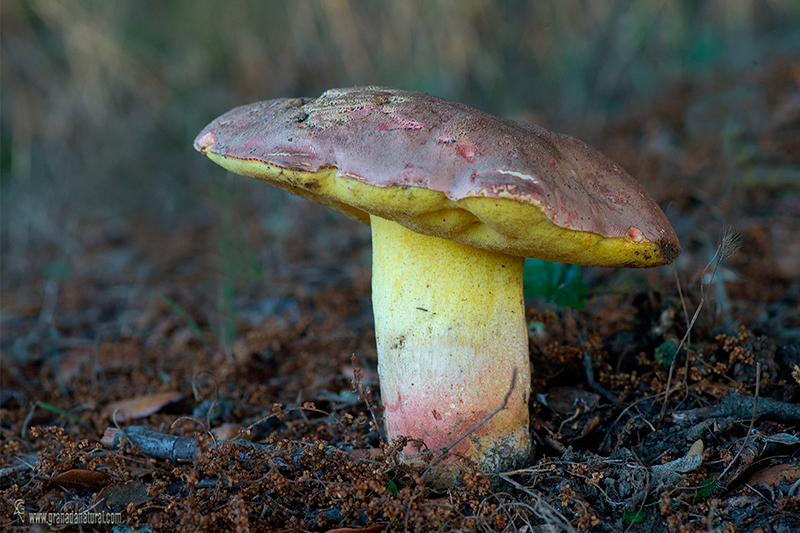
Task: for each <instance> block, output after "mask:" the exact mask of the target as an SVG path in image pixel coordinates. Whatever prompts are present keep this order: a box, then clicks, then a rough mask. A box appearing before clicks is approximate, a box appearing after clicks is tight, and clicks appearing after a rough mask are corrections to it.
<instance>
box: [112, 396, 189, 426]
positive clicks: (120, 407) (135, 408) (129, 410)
mask: <svg viewBox="0 0 800 533" xmlns="http://www.w3.org/2000/svg"><path fill="white" fill-rule="evenodd" d="M181 398H183V394H181V393H179V392H175V391H172V392H160V393H156V394H148V395H147V396H136V397H135V398H129V399H127V400H120V401H118V402H114V403H110V404H108V405H107V406H106V407H105V409H103V414H104V415H106V416H109V417H114V419H115V420H116V421H117V422H125V421H126V420H133V419H135V418H144V417H145V416H150V415H152V414H153V413H156V412H158V411H159V410H160V409H161V408H162V407H164V406H165V405H167V404H169V403H172V402H175V401H177V400H180V399H181ZM115 413H116V414H115Z"/></svg>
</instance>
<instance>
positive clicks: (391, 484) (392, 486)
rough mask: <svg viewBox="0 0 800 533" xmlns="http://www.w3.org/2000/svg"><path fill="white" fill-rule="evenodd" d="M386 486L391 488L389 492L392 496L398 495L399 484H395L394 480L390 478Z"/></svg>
mask: <svg viewBox="0 0 800 533" xmlns="http://www.w3.org/2000/svg"><path fill="white" fill-rule="evenodd" d="M386 488H387V489H389V492H391V493H392V496H397V485H395V484H394V481H392V480H391V479H390V480H389V483H387V484H386Z"/></svg>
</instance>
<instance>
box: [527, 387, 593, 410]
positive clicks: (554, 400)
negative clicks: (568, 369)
mask: <svg viewBox="0 0 800 533" xmlns="http://www.w3.org/2000/svg"><path fill="white" fill-rule="evenodd" d="M541 399H542V403H544V404H545V405H546V406H547V407H549V408H550V409H552V410H553V411H555V412H556V413H559V414H562V415H571V414H573V413H574V412H575V409H580V410H581V412H582V413H585V412H588V411H591V410H592V409H594V407H595V406H596V405H597V404H598V402H599V401H600V395H598V394H595V393H593V392H587V391H585V390H581V389H576V388H573V387H553V388H552V389H550V390H549V391H547V394H545V395H543V397H542V398H541Z"/></svg>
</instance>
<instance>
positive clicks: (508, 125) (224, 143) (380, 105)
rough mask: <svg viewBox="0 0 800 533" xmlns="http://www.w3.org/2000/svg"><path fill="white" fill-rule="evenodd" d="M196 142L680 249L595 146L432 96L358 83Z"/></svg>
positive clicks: (226, 154)
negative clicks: (533, 211)
mask: <svg viewBox="0 0 800 533" xmlns="http://www.w3.org/2000/svg"><path fill="white" fill-rule="evenodd" d="M195 148H197V149H198V150H199V151H201V152H204V153H207V154H209V155H211V154H213V155H216V156H221V158H225V159H233V160H239V161H254V162H261V163H265V164H268V165H271V166H274V167H279V168H281V169H287V170H293V171H300V172H311V173H314V172H318V171H320V170H324V169H331V168H335V169H338V171H337V175H338V176H341V177H342V178H347V179H352V180H357V181H360V182H363V183H365V184H369V185H373V186H377V187H381V188H411V187H416V188H423V189H427V190H431V191H437V192H439V193H442V194H443V195H445V196H446V197H447V198H449V199H450V200H453V201H455V202H458V201H459V200H463V199H467V198H472V197H483V198H497V199H506V200H509V199H510V200H513V201H515V202H517V203H519V204H529V205H532V206H537V207H538V209H539V210H540V211H541V212H542V213H543V214H544V215H546V217H547V219H549V221H550V222H552V224H554V225H555V226H558V227H559V228H564V229H568V230H575V231H579V232H589V233H593V234H596V235H599V236H601V237H603V238H612V239H617V238H618V239H624V240H625V241H626V242H629V243H639V242H642V241H644V242H647V243H651V246H652V245H655V248H657V249H658V252H657V253H658V254H660V255H661V256H662V257H661V261H660V262H659V263H658V264H661V263H664V262H670V261H672V260H673V259H674V258H675V257H676V256H677V255H678V254H679V253H680V245H679V243H678V239H677V237H676V236H675V233H674V231H673V229H672V227H671V225H670V223H669V222H668V220H667V218H666V216H665V215H664V213H663V212H662V211H661V209H660V208H659V207H658V205H657V204H656V203H655V202H654V201H653V200H652V199H651V198H650V197H649V196H648V195H647V193H646V192H645V191H644V189H643V188H642V187H641V186H640V185H639V183H638V182H636V180H634V179H633V178H631V176H630V175H628V174H627V173H626V172H625V171H624V170H623V169H622V168H620V167H619V166H617V165H616V164H614V163H613V162H612V161H610V160H609V159H607V158H606V157H605V156H603V155H602V154H601V153H600V152H598V151H597V150H595V149H594V148H592V147H590V146H588V145H586V144H585V143H583V142H581V141H579V140H577V139H574V138H572V137H569V136H567V135H560V134H557V133H553V132H551V131H548V130H546V129H544V128H541V127H539V126H535V125H531V124H525V123H522V122H516V121H511V120H504V119H500V118H497V117H495V116H492V115H489V114H487V113H483V112H481V111H478V110H476V109H473V108H470V107H468V106H465V105H463V104H459V103H456V102H451V101H448V100H444V99H441V98H438V97H435V96H431V95H427V94H422V93H416V92H411V91H401V90H395V89H389V88H381V87H359V88H352V89H335V90H330V91H327V92H325V93H324V94H323V95H322V96H320V97H319V98H317V99H307V98H291V99H277V100H270V101H265V102H258V103H255V104H251V105H246V106H242V107H238V108H236V109H233V110H231V111H230V112H228V113H226V114H224V115H222V116H221V117H219V118H218V119H216V120H215V121H213V122H212V123H211V124H209V125H208V126H207V127H206V128H204V129H203V131H202V132H201V133H200V134H199V135H198V137H197V139H196V140H195ZM215 160H217V159H215ZM218 162H219V161H218ZM358 208H359V209H364V208H363V206H358ZM364 210H365V211H367V210H366V209H364ZM381 216H385V215H384V214H381ZM401 223H403V222H402V221H401ZM412 229H415V230H416V228H412ZM556 260H563V258H562V259H558V258H557V259H556ZM598 264H599V263H598ZM630 266H637V265H633V264H631V265H630ZM638 266H643V265H638ZM647 266H650V265H647Z"/></svg>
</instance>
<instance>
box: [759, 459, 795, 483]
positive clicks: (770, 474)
mask: <svg viewBox="0 0 800 533" xmlns="http://www.w3.org/2000/svg"><path fill="white" fill-rule="evenodd" d="M798 479H800V464H797V463H788V464H783V465H776V466H771V467H769V468H765V469H764V470H761V471H759V472H756V473H755V474H753V475H752V476H750V479H748V480H747V484H748V485H780V484H781V483H784V482H786V483H794V482H795V481H797V480H798Z"/></svg>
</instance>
